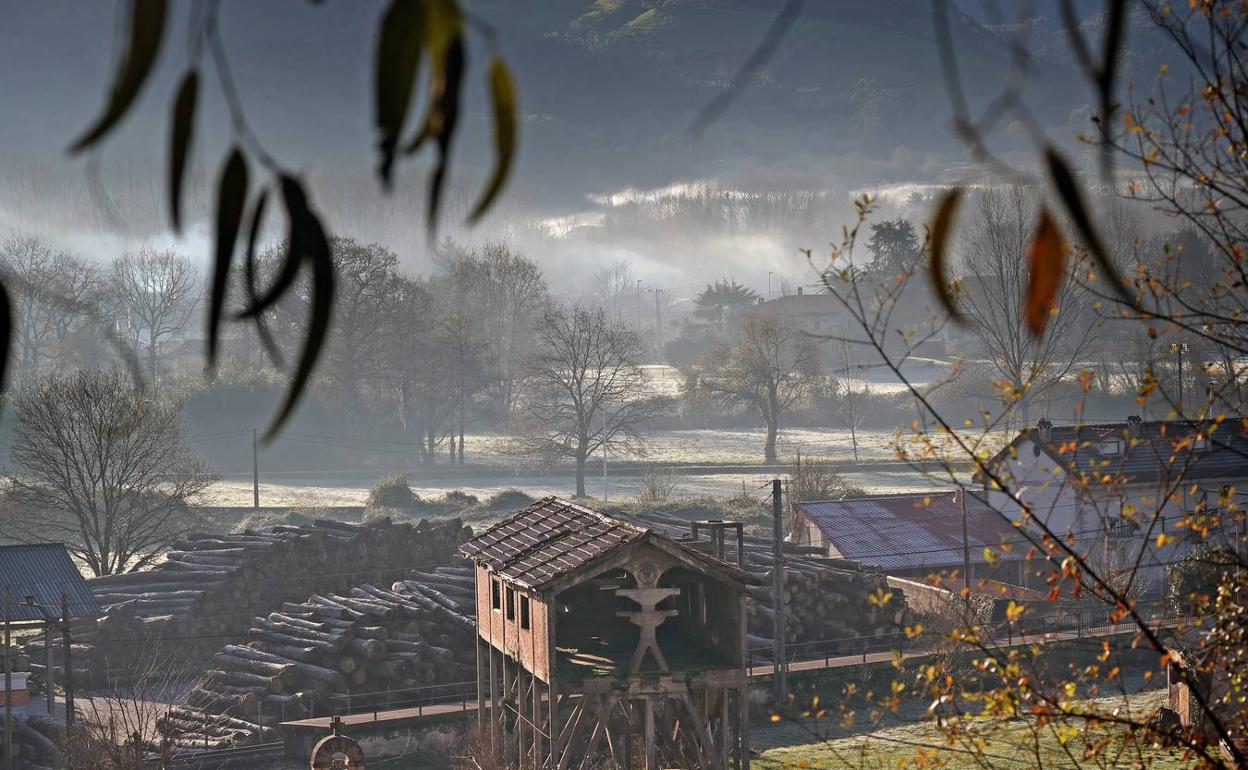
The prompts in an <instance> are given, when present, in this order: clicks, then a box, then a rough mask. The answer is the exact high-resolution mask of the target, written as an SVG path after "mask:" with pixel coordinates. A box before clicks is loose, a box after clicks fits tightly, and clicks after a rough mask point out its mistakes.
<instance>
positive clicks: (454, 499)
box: [442, 489, 480, 508]
mask: <svg viewBox="0 0 1248 770" xmlns="http://www.w3.org/2000/svg"><path fill="white" fill-rule="evenodd" d="M442 500H443V502H445V503H446V504H447V505H452V506H456V507H459V508H467V507H469V506H473V505H476V504H477V503H478V502H480V499H479V498H478V497H477V496H476V495H470V494H468V493H467V492H465V491H463V490H462V489H452V490H451V491H450V492H447V493H446V494H445V495H443V496H442Z"/></svg>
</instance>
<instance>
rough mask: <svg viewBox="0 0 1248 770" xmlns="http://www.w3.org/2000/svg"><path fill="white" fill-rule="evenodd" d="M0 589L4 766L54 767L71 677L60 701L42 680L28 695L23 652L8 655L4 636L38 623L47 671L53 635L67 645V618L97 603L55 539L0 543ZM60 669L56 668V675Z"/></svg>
mask: <svg viewBox="0 0 1248 770" xmlns="http://www.w3.org/2000/svg"><path fill="white" fill-rule="evenodd" d="M0 590H2V591H3V593H4V594H6V596H4V597H3V598H0V602H2V601H4V599H7V606H4V605H0V615H2V616H3V620H4V621H5V623H4V627H5V638H3V639H0V651H3V654H4V660H3V665H0V672H4V671H6V670H7V671H8V672H9V674H8V676H7V677H3V678H4V679H5V681H4V685H5V686H6V688H7V689H6V691H5V692H4V700H3V701H0V715H3V721H4V731H3V734H2V735H0V754H3V755H4V756H5V757H12V758H13V762H12V763H10V764H9V767H18V768H21V767H45V766H53V765H55V766H60V765H59V764H57V763H58V762H60V761H62V760H63V756H62V754H61V750H60V749H59V748H58V746H57V745H56V743H57V741H58V740H59V739H60V738H62V737H63V732H64V725H65V723H66V722H72V721H73V718H72V712H73V709H74V682H73V679H72V678H66V679H65V680H64V685H65V688H64V689H65V701H64V705H63V706H62V705H61V704H58V703H56V701H55V699H54V698H53V695H52V689H51V688H50V687H47V686H46V685H45V686H44V688H43V689H44V697H42V698H31V697H30V690H29V680H28V674H29V670H28V669H29V668H30V661H29V659H27V658H26V656H24V655H19V656H14V655H13V652H14V650H13V649H11V648H10V647H9V642H10V639H9V635H10V634H11V632H12V631H13V630H14V629H32V628H42V629H43V634H42V635H41V636H42V643H43V646H44V651H45V654H46V657H45V658H44V663H45V669H44V670H45V672H48V673H51V672H52V670H53V666H52V665H51V663H52V655H51V651H52V649H53V644H54V637H59V639H57V640H56V641H57V642H59V643H60V644H61V645H63V647H60V648H59V649H64V650H69V649H70V645H71V639H70V634H69V622H72V621H74V620H76V619H85V618H92V617H94V616H96V615H98V614H99V612H100V608H99V605H98V604H97V603H96V601H95V597H93V596H92V595H91V590H90V589H89V588H88V587H87V583H86V581H85V580H83V578H82V574H81V573H80V572H79V571H78V568H77V567H76V566H75V565H74V562H73V560H72V559H71V558H70V556H69V551H67V550H66V548H65V546H64V545H63V544H61V543H36V544H31V545H6V546H0ZM62 620H64V621H68V622H64V623H63V622H61V621H62ZM64 673H65V671H64V670H63V669H62V670H61V671H60V672H59V673H58V676H59V675H63V674H64ZM10 741H11V743H9V742H10ZM6 744H7V745H6Z"/></svg>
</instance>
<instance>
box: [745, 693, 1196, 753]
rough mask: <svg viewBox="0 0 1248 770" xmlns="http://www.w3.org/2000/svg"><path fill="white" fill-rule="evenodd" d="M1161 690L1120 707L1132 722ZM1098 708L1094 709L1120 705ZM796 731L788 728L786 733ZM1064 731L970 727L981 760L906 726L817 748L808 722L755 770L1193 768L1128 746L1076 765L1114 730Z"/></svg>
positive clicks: (987, 724)
mask: <svg viewBox="0 0 1248 770" xmlns="http://www.w3.org/2000/svg"><path fill="white" fill-rule="evenodd" d="M1165 697H1166V694H1165V691H1164V690H1156V691H1152V692H1147V693H1142V694H1139V695H1134V696H1131V697H1130V698H1129V699H1128V703H1127V705H1126V708H1128V709H1130V712H1131V714H1132V715H1133V716H1134V717H1135V718H1138V719H1143V718H1144V717H1145V716H1146V715H1147V714H1149V713H1151V712H1152V711H1154V710H1155V709H1156V708H1157V707H1159V706H1161V705H1164V703H1165ZM1121 704H1122V699H1121V698H1118V699H1116V700H1115V701H1114V703H1112V704H1111V703H1110V702H1108V701H1105V702H1101V703H1099V705H1100V706H1101V707H1102V708H1105V709H1109V708H1112V706H1113V705H1121ZM795 727H796V728H798V729H800V727H801V726H800V725H791V726H788V727H787V730H788V731H789V732H790V734H792V731H793V730H794V729H795ZM1077 727H1078V729H1069V727H1068V729H1067V731H1066V733H1065V735H1064V741H1063V740H1062V739H1059V728H1057V727H1056V726H1046V727H1040V728H1037V727H1036V725H1035V723H1034V722H1032V721H1030V720H1024V719H1012V720H978V721H977V722H975V723H974V724H973V725H971V726H970V727H969V729H970V730H973V731H974V733H975V735H976V736H978V737H979V738H980V739H981V740H982V743H981V744H980V746H981V749H980V750H981V751H982V754H979V755H977V754H976V753H974V752H972V751H970V750H969V749H968V746H969V744H970V742H969V741H962V742H959V743H958V744H956V745H953V746H950V745H949V744H948V741H947V740H946V738H945V736H944V734H942V733H941V732H940V731H939V730H938V729H937V728H936V727H935V726H934V725H932V724H931V723H930V722H923V723H913V724H907V725H902V726H896V727H889V728H886V729H881V730H877V731H875V732H871V733H867V734H863V735H856V736H851V737H843V738H835V739H831V740H823V741H819V740H817V739H816V737H815V736H816V735H817V734H818V733H819V730H820V728H819V727H818V725H817V723H813V722H812V723H808V728H809V729H807V730H806V735H807V736H809V738H810V740H811V741H812V742H809V743H804V744H801V745H794V746H788V747H785V748H776V749H771V750H769V751H765V752H763V754H762V756H761V757H760V758H759V760H758V762H757V763H756V765H755V766H757V767H760V768H764V769H765V770H770V769H772V768H810V769H812V770H814V769H819V770H832V769H833V768H861V769H862V770H873V769H875V768H879V769H880V770H883V769H884V768H890V769H893V770H897V769H899V768H940V769H941V770H984V768H986V767H991V768H992V769H993V770H1021V769H1022V768H1039V767H1044V768H1086V767H1100V768H1110V767H1115V768H1117V767H1136V766H1144V767H1149V768H1151V769H1152V770H1188V768H1191V767H1193V766H1194V762H1184V761H1183V759H1182V756H1181V752H1180V751H1177V750H1166V749H1158V748H1154V747H1151V746H1144V745H1138V744H1136V743H1134V742H1130V741H1118V740H1115V741H1111V742H1110V744H1109V748H1107V749H1106V750H1105V751H1104V752H1103V753H1102V754H1101V755H1099V756H1095V757H1092V758H1084V756H1083V753H1084V750H1085V748H1087V747H1088V746H1089V745H1091V744H1092V743H1093V742H1094V741H1097V740H1098V739H1100V738H1104V737H1105V736H1106V735H1117V736H1121V732H1120V728H1104V729H1098V728H1091V727H1089V726H1085V725H1078V726H1077Z"/></svg>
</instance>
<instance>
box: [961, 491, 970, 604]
mask: <svg viewBox="0 0 1248 770" xmlns="http://www.w3.org/2000/svg"><path fill="white" fill-rule="evenodd" d="M958 502H960V503H961V504H962V587H963V588H964V589H966V593H967V595H968V596H969V595H970V593H971V542H970V538H969V537H968V536H967V533H966V490H965V489H962V488H961V487H959V488H958Z"/></svg>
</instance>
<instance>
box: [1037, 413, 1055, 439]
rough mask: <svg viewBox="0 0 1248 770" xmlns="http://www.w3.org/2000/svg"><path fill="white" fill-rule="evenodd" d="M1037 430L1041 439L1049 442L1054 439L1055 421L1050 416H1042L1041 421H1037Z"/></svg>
mask: <svg viewBox="0 0 1248 770" xmlns="http://www.w3.org/2000/svg"><path fill="white" fill-rule="evenodd" d="M1036 432H1037V433H1039V434H1040V441H1042V442H1043V443H1045V444H1047V443H1049V442H1050V441H1052V440H1053V423H1052V422H1051V421H1050V420H1049V418H1048V417H1041V418H1040V422H1038V423H1036Z"/></svg>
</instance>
